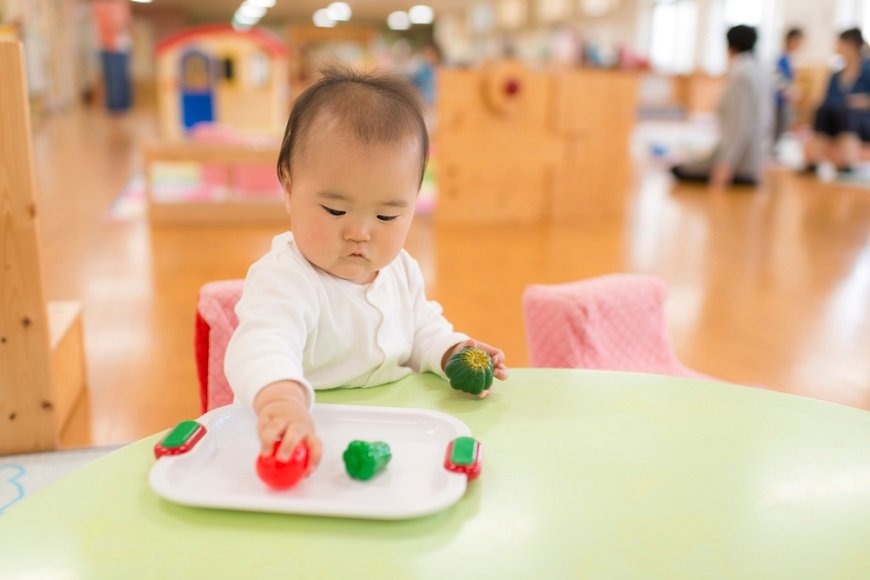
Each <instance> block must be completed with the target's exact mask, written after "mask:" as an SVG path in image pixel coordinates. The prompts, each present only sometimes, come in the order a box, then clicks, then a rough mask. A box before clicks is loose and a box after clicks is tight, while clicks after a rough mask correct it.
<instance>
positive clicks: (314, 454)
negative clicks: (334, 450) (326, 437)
mask: <svg viewBox="0 0 870 580" xmlns="http://www.w3.org/2000/svg"><path fill="white" fill-rule="evenodd" d="M305 443H306V445H308V465H309V468H308V473H311V472H312V471H314V470H315V469H317V466H318V465H320V458H321V457H322V456H323V445H322V444H321V443H320V437H318V436H317V435H315V434H314V433H309V434H308V437H306V438H305Z"/></svg>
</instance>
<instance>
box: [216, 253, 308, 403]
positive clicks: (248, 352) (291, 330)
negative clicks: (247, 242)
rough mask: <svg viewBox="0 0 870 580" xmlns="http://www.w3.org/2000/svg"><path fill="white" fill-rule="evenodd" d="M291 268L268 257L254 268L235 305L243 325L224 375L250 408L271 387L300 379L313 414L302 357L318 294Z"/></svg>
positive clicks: (235, 336)
mask: <svg viewBox="0 0 870 580" xmlns="http://www.w3.org/2000/svg"><path fill="white" fill-rule="evenodd" d="M304 282H305V278H304V276H302V275H300V274H299V273H298V272H295V271H294V269H293V267H292V264H289V265H288V264H281V259H280V257H279V256H275V255H273V254H268V255H266V256H265V257H264V258H262V259H261V260H260V261H258V262H257V263H255V264H254V265H253V266H251V269H250V270H249V271H248V276H247V278H246V279H245V285H244V289H243V290H242V297H241V299H240V300H239V302H238V304H237V305H236V314H237V315H238V318H239V326H238V327H237V328H236V331H235V332H234V333H233V336H232V338H231V339H230V343H229V345H228V346H227V352H226V356H225V359H224V373H225V374H226V377H227V380H228V381H229V384H230V387H231V388H232V390H233V392H234V393H235V395H236V397H237V398H238V399H239V400H240V401H241V402H242V403H243V404H245V405H247V406H248V407H251V408H252V407H253V405H254V398H255V397H256V396H257V393H259V392H260V391H261V390H262V389H263V388H264V387H266V386H268V385H270V384H271V383H274V382H277V381H282V380H287V381H296V382H297V383H299V384H301V385H302V386H303V387H304V388H305V390H306V399H307V404H308V408H309V410H310V409H311V407H312V406H313V404H314V390H313V388H312V386H311V383H309V382H308V381H307V380H305V377H304V373H303V367H302V357H303V352H304V349H305V341H306V337H307V335H308V329H309V328H310V327H311V324H312V323H313V322H312V321H313V320H315V319H316V304H317V302H316V296H315V295H314V292H313V290H311V289H310V287H309V286H307V284H305V283H304Z"/></svg>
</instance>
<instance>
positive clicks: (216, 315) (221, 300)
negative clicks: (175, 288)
mask: <svg viewBox="0 0 870 580" xmlns="http://www.w3.org/2000/svg"><path fill="white" fill-rule="evenodd" d="M244 283H245V281H244V280H222V281H220V282H209V283H208V284H206V285H204V286H203V287H202V288H200V291H199V303H198V304H197V309H196V329H195V333H194V334H195V337H194V348H195V352H196V370H197V375H198V377H199V400H200V403H201V406H202V412H203V413H205V412H206V411H210V410H212V409H214V408H216V407H221V406H223V405H228V404H230V403H232V402H233V392H232V390H231V389H230V384H229V383H228V382H227V378H226V376H225V375H224V353H225V352H226V350H227V345H228V344H229V342H230V337H231V336H232V335H233V331H234V330H235V329H236V326H238V325H239V319H238V318H237V317H236V310H235V307H236V302H238V301H239V298H241V296H242V286H243V285H244Z"/></svg>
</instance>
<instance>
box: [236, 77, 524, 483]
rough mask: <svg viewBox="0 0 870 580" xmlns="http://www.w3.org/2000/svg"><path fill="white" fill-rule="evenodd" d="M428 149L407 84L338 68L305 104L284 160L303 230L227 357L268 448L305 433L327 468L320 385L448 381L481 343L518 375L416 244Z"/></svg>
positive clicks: (264, 273)
mask: <svg viewBox="0 0 870 580" xmlns="http://www.w3.org/2000/svg"><path fill="white" fill-rule="evenodd" d="M428 153H429V137H428V134H427V132H426V125H425V123H424V120H423V115H422V113H421V108H420V105H419V103H418V100H417V98H416V95H415V94H414V92H413V89H412V88H410V86H408V85H406V84H405V83H404V82H402V81H399V80H397V79H395V78H392V77H389V76H379V75H369V74H361V73H356V72H351V71H347V70H343V69H331V70H327V71H325V72H324V76H323V78H322V79H321V80H320V81H318V82H316V83H315V84H314V85H312V86H311V87H310V88H309V89H307V90H306V91H305V92H303V93H302V94H301V95H299V98H298V99H297V100H296V102H295V104H294V105H293V110H292V111H291V113H290V119H289V121H288V122H287V128H286V130H285V132H284V139H283V142H282V145H281V152H280V155H279V158H278V175H279V177H280V178H281V182H282V184H283V187H284V192H285V203H286V206H287V211H288V212H289V214H290V216H291V220H292V226H293V231H292V233H291V232H288V233H284V234H281V235H279V236H276V237H275V238H274V239H273V240H272V249H271V250H270V251H269V253H268V254H266V255H265V256H263V257H262V258H260V260H258V261H257V262H256V263H255V264H254V265H253V266H251V269H250V270H249V271H248V276H247V279H246V280H245V286H244V291H243V293H242V298H241V300H240V301H239V303H238V305H237V306H236V313H237V314H238V317H239V326H238V328H237V329H236V331H235V333H234V334H233V337H232V339H231V341H230V344H229V347H228V348H227V352H226V362H225V365H224V369H225V372H226V376H227V379H228V380H229V383H230V385H231V386H232V388H233V391H234V392H235V394H236V397H237V398H238V399H239V400H240V401H242V403H243V404H246V405H249V406H250V407H252V408H253V409H254V412H255V413H256V414H257V432H258V435H259V438H260V442H261V453H262V454H263V455H269V454H271V452H272V447H273V445H274V443H275V441H278V440H281V441H282V443H281V445H280V447H279V449H278V452H277V459H278V460H280V461H287V460H288V459H289V458H290V454H291V452H292V451H293V449H294V447H295V446H296V445H297V444H298V443H299V442H300V441H304V442H305V443H306V444H307V445H308V448H309V452H310V464H311V466H312V469H313V468H315V467H316V466H317V464H318V462H319V461H320V455H321V444H320V440H319V439H318V438H317V435H316V434H315V429H314V423H313V421H312V419H311V415H310V414H309V411H310V410H311V406H312V404H313V400H314V392H313V389H330V388H334V387H370V386H375V385H382V384H385V383H389V382H392V381H396V380H398V379H400V378H402V377H404V376H407V375H408V374H410V373H411V372H414V371H417V372H434V373H437V374H439V375H441V376H444V367H445V365H446V364H447V360H448V359H449V358H450V356H451V355H452V354H453V353H454V352H457V351H458V350H459V349H461V348H463V347H465V346H469V345H473V346H477V347H479V348H482V349H483V350H485V351H486V352H487V353H488V354H489V355H490V356H491V357H492V359H493V365H494V372H493V374H494V375H495V377H496V378H498V379H501V380H504V379H506V378H507V375H508V370H507V367H506V366H505V364H504V358H505V357H504V353H503V352H502V351H501V350H499V349H497V348H493V347H491V346H489V345H487V344H483V343H480V342H478V341H474V340H471V339H469V337H468V336H466V335H464V334H460V333H457V332H454V330H453V327H452V326H451V324H450V323H449V322H448V321H447V320H446V319H445V318H444V317H443V316H442V314H441V312H442V311H441V307H440V306H439V305H438V304H437V303H435V302H431V301H428V300H427V299H426V294H425V290H424V285H423V276H422V274H421V272H420V267H419V266H418V264H417V262H416V261H415V260H414V259H413V258H412V257H411V256H410V255H409V254H408V253H407V252H406V251H404V250H403V249H402V246H403V245H404V243H405V238H406V237H407V235H408V230H409V228H410V227H411V221H412V220H413V218H414V206H415V202H416V197H417V192H418V191H419V189H420V184H421V182H422V179H423V171H424V169H425V168H426V162H427V160H428ZM485 393H486V391H484V394H485Z"/></svg>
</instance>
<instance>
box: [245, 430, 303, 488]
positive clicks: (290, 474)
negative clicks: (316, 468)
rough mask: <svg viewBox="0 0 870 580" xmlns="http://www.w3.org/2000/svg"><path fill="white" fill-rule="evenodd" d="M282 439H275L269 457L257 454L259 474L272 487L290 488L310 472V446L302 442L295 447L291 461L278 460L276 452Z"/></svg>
mask: <svg viewBox="0 0 870 580" xmlns="http://www.w3.org/2000/svg"><path fill="white" fill-rule="evenodd" d="M280 446H281V442H280V441H275V445H274V446H272V454H271V455H269V456H268V457H263V456H262V455H258V456H257V475H259V476H260V479H262V480H263V482H264V483H265V484H266V485H268V486H269V487H271V488H272V489H277V490H284V489H290V488H291V487H293V486H294V485H296V484H297V483H298V482H299V480H300V479H302V478H303V477H305V475H307V474H308V459H309V456H308V446H307V445H306V444H305V443H304V442H301V443H299V444H298V445H296V447H295V448H294V449H293V454H292V455H290V461H278V459H276V458H275V454H276V453H278V447H280Z"/></svg>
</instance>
